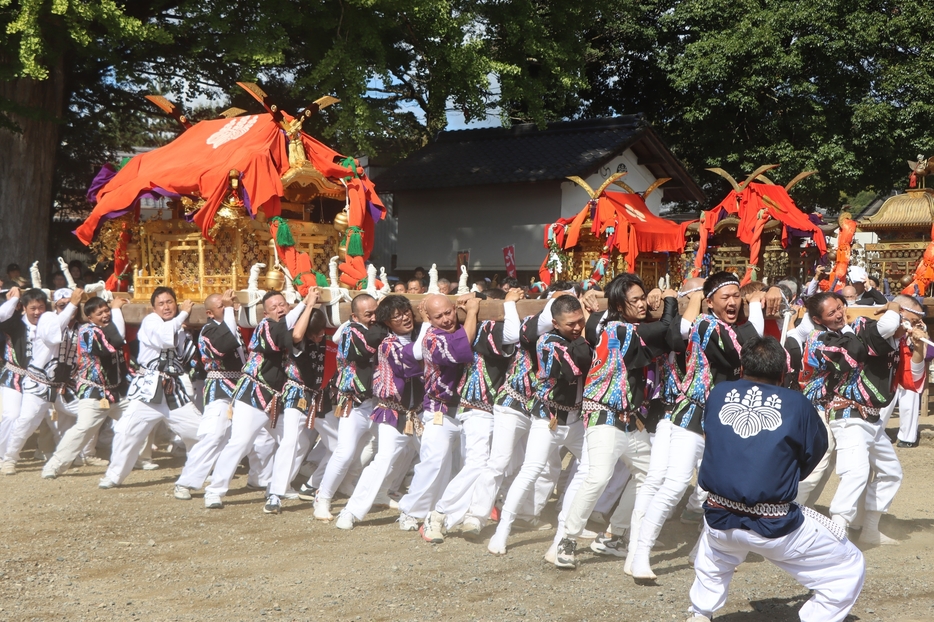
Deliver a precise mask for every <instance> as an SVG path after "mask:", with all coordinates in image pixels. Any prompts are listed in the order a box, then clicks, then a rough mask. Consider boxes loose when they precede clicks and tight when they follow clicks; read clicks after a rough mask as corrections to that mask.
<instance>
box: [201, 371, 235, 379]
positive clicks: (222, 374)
mask: <svg viewBox="0 0 934 622" xmlns="http://www.w3.org/2000/svg"><path fill="white" fill-rule="evenodd" d="M242 375H243V372H242V371H209V372H208V375H207V379H208V380H239V379H240V376H242Z"/></svg>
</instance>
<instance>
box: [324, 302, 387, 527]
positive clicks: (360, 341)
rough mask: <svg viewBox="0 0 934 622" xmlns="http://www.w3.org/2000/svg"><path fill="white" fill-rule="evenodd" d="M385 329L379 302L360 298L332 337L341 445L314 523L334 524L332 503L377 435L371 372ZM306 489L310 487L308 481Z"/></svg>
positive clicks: (326, 474)
mask: <svg viewBox="0 0 934 622" xmlns="http://www.w3.org/2000/svg"><path fill="white" fill-rule="evenodd" d="M385 335H386V331H385V329H384V328H382V327H380V326H378V325H376V299H375V298H373V297H372V296H370V295H369V294H360V295H358V296H356V297H355V298H354V299H353V302H351V303H350V321H348V322H346V323H344V324H342V325H341V326H340V328H338V329H337V333H336V334H335V335H334V341H335V342H337V344H338V346H337V379H336V386H337V406H336V410H335V411H334V412H335V414H336V416H337V417H339V419H340V422H339V423H338V426H337V446H336V447H334V448H333V449H332V452H333V453H332V454H331V457H330V458H329V459H328V463H327V465H326V466H325V468H324V477H322V478H321V487H320V488H318V491H317V493H316V494H315V519H316V520H320V521H330V520H332V519H333V518H334V516H333V515H332V514H331V499H332V498H333V497H334V493H336V492H337V490H338V488H340V486H341V484H342V483H343V482H344V478H345V477H346V476H347V472H348V471H349V470H350V467H351V464H352V463H353V461H354V460H356V459H358V458H359V457H360V454H361V453H363V449H364V447H365V446H366V445H367V444H368V443H369V442H370V441H371V440H372V439H373V437H374V430H373V428H374V426H375V424H374V423H373V421H372V420H371V419H370V415H371V414H373V409H374V408H376V402H377V400H376V398H375V397H373V368H374V367H375V365H376V354H377V351H378V348H379V344H380V342H381V341H382V340H383V337H385ZM307 486H311V480H310V479H309V480H308V484H307V485H306V488H307Z"/></svg>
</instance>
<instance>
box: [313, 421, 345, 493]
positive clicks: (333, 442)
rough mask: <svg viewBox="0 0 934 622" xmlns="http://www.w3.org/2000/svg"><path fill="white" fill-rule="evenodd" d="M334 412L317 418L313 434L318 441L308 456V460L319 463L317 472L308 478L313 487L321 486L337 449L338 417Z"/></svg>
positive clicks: (316, 468)
mask: <svg viewBox="0 0 934 622" xmlns="http://www.w3.org/2000/svg"><path fill="white" fill-rule="evenodd" d="M333 412H334V411H331V412H330V413H328V414H327V415H325V416H324V417H319V418H317V419H315V429H314V430H313V431H312V434H313V435H316V436H317V439H318V442H317V443H315V445H314V446H313V447H312V448H311V451H309V452H308V457H307V458H306V460H307V461H308V462H313V463H314V464H316V465H317V466H316V467H315V472H314V473H312V475H311V477H309V478H308V485H309V486H311V487H313V488H320V487H321V480H322V479H324V472H325V471H326V470H327V468H328V460H330V459H331V455H332V454H333V453H334V450H335V449H337V426H338V419H337V417H334V416H332V414H331V413H333Z"/></svg>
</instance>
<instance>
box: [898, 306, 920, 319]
mask: <svg viewBox="0 0 934 622" xmlns="http://www.w3.org/2000/svg"><path fill="white" fill-rule="evenodd" d="M902 311H907V312H908V313H914V314H915V315H919V316H921V317H924V311H916V310H915V309H909V308H908V307H902Z"/></svg>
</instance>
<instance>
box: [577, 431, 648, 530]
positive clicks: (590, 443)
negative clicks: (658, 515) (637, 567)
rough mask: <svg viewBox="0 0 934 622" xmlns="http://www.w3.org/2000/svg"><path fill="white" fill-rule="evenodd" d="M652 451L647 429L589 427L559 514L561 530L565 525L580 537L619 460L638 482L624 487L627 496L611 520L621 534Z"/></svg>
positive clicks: (627, 524)
mask: <svg viewBox="0 0 934 622" xmlns="http://www.w3.org/2000/svg"><path fill="white" fill-rule="evenodd" d="M650 454H651V448H650V445H649V433H648V432H645V431H641V432H638V431H637V432H623V431H622V430H620V429H618V428H617V427H616V426H612V425H596V426H592V427H590V428H587V432H586V440H585V442H584V448H583V456H582V458H581V464H580V467H578V469H577V474H576V475H575V476H574V479H573V480H572V481H571V484H570V485H569V486H568V491H567V493H566V494H565V503H564V504H562V508H561V512H560V513H559V515H558V531H559V533H560V532H561V531H562V524H563V526H564V531H565V535H566V536H567V537H569V538H572V539H576V538H578V537H580V535H581V533H582V532H583V531H584V528H585V527H586V526H587V520H588V519H589V518H590V515H591V513H593V510H594V506H595V505H596V504H597V500H598V499H599V498H600V495H602V494H603V491H604V490H605V489H606V485H607V484H608V483H609V481H610V478H612V477H613V471H614V469H615V468H616V465H617V463H619V462H620V461H622V462H623V463H624V464H626V466H627V467H629V470H630V472H631V473H632V479H633V481H634V482H635V484H633V485H631V486H627V487H626V488H625V489H624V497H623V498H622V499H620V502H619V505H618V506H617V510H616V513H615V514H614V517H615V520H611V524H612V526H613V533H614V534H615V535H622V533H623V530H624V529H626V528H628V527H629V517H631V516H632V508H633V506H634V505H635V495H636V493H637V492H638V489H639V488H640V487H641V485H642V482H644V481H645V474H646V472H647V471H648V469H649V456H650ZM568 500H570V501H568ZM626 514H628V515H629V516H625V515H626ZM617 515H618V516H617Z"/></svg>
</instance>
